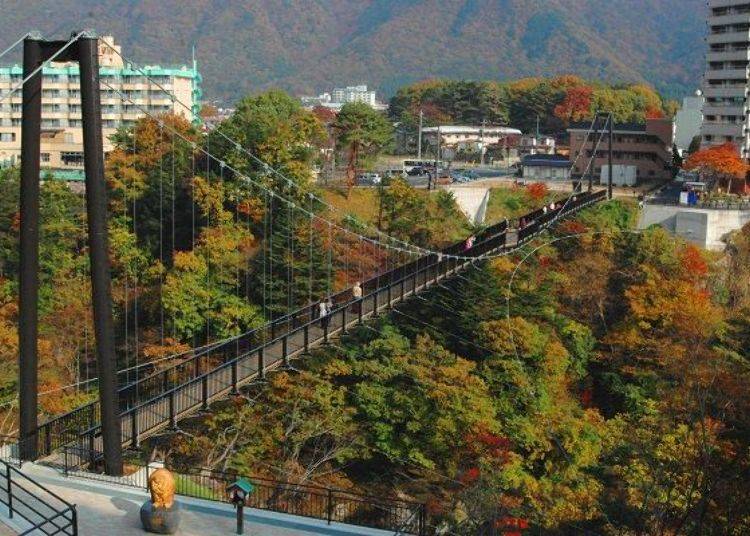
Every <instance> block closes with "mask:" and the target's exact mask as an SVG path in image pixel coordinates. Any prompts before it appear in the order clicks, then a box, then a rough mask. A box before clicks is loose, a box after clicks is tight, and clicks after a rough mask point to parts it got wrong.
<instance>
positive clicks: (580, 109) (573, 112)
mask: <svg viewBox="0 0 750 536" xmlns="http://www.w3.org/2000/svg"><path fill="white" fill-rule="evenodd" d="M593 93H594V90H593V88H592V87H590V86H574V87H571V88H569V89H568V90H567V91H566V92H565V98H564V99H563V101H562V102H561V103H560V104H558V105H557V106H555V111H554V113H555V116H556V117H557V118H558V119H560V120H562V121H563V122H564V123H565V124H566V125H567V124H569V123H570V122H571V121H583V120H585V119H590V118H591V96H592V95H593Z"/></svg>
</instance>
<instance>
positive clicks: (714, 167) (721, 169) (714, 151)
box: [682, 143, 750, 192]
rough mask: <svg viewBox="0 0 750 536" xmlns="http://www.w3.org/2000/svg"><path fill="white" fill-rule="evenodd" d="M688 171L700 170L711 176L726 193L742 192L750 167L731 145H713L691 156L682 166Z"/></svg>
mask: <svg viewBox="0 0 750 536" xmlns="http://www.w3.org/2000/svg"><path fill="white" fill-rule="evenodd" d="M682 167H683V168H685V169H687V170H688V171H692V170H700V171H701V172H703V173H705V174H708V175H713V176H714V177H715V178H716V179H718V180H719V182H720V184H724V185H725V186H726V189H727V191H732V190H733V189H735V190H738V191H739V192H744V191H745V187H746V185H747V182H746V178H745V177H746V175H747V172H748V170H749V169H750V167H748V165H747V163H745V161H744V160H743V159H742V158H741V157H740V153H739V151H738V150H737V146H736V145H734V144H733V143H724V144H722V145H715V146H713V147H709V148H707V149H702V150H700V151H696V152H694V153H693V154H691V155H690V156H689V157H688V159H687V160H686V161H685V163H684V164H683V166H682Z"/></svg>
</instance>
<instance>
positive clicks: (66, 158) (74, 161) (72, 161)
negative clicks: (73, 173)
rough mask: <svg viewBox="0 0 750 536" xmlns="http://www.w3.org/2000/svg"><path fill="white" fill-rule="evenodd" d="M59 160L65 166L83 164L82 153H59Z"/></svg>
mask: <svg viewBox="0 0 750 536" xmlns="http://www.w3.org/2000/svg"><path fill="white" fill-rule="evenodd" d="M60 159H61V160H62V163H63V164H65V165H66V166H75V165H80V164H83V153H82V152H73V151H63V152H62V153H60Z"/></svg>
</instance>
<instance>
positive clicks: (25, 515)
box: [0, 460, 78, 536]
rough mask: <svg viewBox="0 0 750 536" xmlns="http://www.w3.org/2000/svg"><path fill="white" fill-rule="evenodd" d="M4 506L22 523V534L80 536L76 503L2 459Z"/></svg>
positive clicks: (0, 488) (0, 494) (0, 475)
mask: <svg viewBox="0 0 750 536" xmlns="http://www.w3.org/2000/svg"><path fill="white" fill-rule="evenodd" d="M0 479H2V481H3V484H1V485H0V503H2V504H3V505H5V506H6V507H7V509H8V516H9V517H10V518H11V519H14V520H17V521H19V523H18V524H19V526H20V527H21V530H22V532H20V534H22V535H23V534H46V535H48V536H53V535H55V534H66V535H68V536H76V535H77V534H78V514H77V512H76V507H75V505H73V504H70V503H69V502H67V501H65V500H64V499H63V498H61V497H60V496H58V495H56V494H55V493H53V492H51V491H50V490H48V489H47V488H45V487H44V486H42V485H41V484H39V483H38V482H36V481H34V480H32V479H31V478H29V477H28V476H26V475H24V474H23V473H22V472H21V471H19V470H18V469H16V468H15V467H13V466H12V465H10V464H8V463H6V462H4V461H2V460H0Z"/></svg>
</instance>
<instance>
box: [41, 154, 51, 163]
mask: <svg viewBox="0 0 750 536" xmlns="http://www.w3.org/2000/svg"><path fill="white" fill-rule="evenodd" d="M39 157H40V160H41V161H42V162H49V153H41V154H40V155H39Z"/></svg>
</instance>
